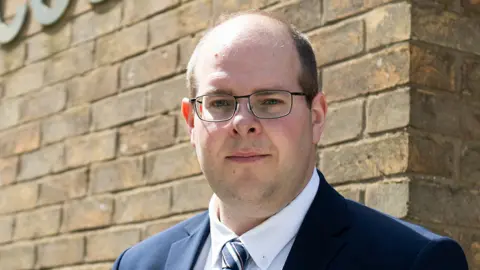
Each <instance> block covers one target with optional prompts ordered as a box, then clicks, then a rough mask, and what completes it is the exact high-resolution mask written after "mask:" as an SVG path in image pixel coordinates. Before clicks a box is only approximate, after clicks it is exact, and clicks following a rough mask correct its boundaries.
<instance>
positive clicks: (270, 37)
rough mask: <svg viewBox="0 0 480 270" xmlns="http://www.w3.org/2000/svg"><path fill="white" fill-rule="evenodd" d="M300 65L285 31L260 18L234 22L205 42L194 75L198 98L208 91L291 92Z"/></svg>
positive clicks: (282, 27) (230, 22)
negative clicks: (280, 90)
mask: <svg viewBox="0 0 480 270" xmlns="http://www.w3.org/2000/svg"><path fill="white" fill-rule="evenodd" d="M299 70H300V63H299V60H298V56H297V52H296V50H295V47H294V45H293V41H292V38H291V36H290V35H289V32H288V30H287V28H286V27H285V26H284V25H282V24H281V23H279V22H277V21H274V20H272V19H270V18H263V17H262V16H259V15H254V16H251V15H250V16H244V17H240V18H235V19H233V21H228V22H226V23H224V24H222V25H220V26H218V27H217V28H215V29H214V30H213V31H212V32H211V33H209V35H208V36H207V37H206V39H205V40H204V42H203V44H202V47H201V49H200V52H199V56H198V60H197V65H196V67H195V74H196V79H197V84H198V92H199V93H198V94H200V92H207V91H208V90H209V89H210V88H215V89H216V88H219V87H220V88H226V89H227V90H231V91H232V92H235V90H238V89H243V90H256V89H257V88H262V89H270V88H274V87H276V88H277V89H280V88H289V89H284V90H293V89H291V87H292V85H291V84H294V83H297V82H298V74H299Z"/></svg>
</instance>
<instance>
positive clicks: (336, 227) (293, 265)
mask: <svg viewBox="0 0 480 270" xmlns="http://www.w3.org/2000/svg"><path fill="white" fill-rule="evenodd" d="M317 172H318V174H319V176H320V185H319V188H318V191H317V194H316V195H315V198H314V200H313V202H312V205H311V206H310V209H309V210H308V212H307V214H306V215H305V218H304V220H303V223H302V225H301V226H300V229H299V231H298V234H297V237H296V238H295V242H294V244H293V246H292V249H291V251H290V253H289V255H288V257H287V261H286V262H285V266H284V268H283V269H284V270H296V269H316V270H317V269H318V270H324V269H328V265H329V263H330V262H331V261H332V260H333V259H334V258H335V256H336V255H337V254H338V253H339V252H340V250H341V249H342V248H343V247H344V246H345V244H346V242H345V240H344V239H343V238H342V235H343V233H344V232H345V231H347V230H348V227H349V224H350V215H349V212H348V209H347V204H346V201H345V199H344V198H343V197H342V196H341V195H340V194H338V193H337V192H336V191H335V190H334V189H333V188H332V187H331V186H330V185H329V184H328V183H327V182H326V181H325V178H324V176H323V175H322V173H320V171H317Z"/></svg>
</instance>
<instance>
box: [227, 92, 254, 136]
mask: <svg viewBox="0 0 480 270" xmlns="http://www.w3.org/2000/svg"><path fill="white" fill-rule="evenodd" d="M237 106H238V108H237V111H236V112H235V115H233V119H232V126H233V129H232V132H233V133H234V134H239V135H242V136H245V135H247V134H258V133H260V131H261V130H260V122H259V120H258V118H257V117H256V116H255V115H253V113H252V112H251V111H250V110H249V108H248V101H247V100H239V101H238V105H237Z"/></svg>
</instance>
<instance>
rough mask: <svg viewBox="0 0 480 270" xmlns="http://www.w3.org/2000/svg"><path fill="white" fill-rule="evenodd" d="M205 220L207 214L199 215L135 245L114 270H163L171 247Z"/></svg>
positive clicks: (123, 254) (122, 257)
mask: <svg viewBox="0 0 480 270" xmlns="http://www.w3.org/2000/svg"><path fill="white" fill-rule="evenodd" d="M205 219H208V213H207V212H203V213H200V214H197V215H195V216H193V217H191V218H189V219H187V220H185V221H182V222H180V223H178V224H176V225H174V226H173V227H171V228H169V229H167V230H165V231H162V232H160V233H157V234H155V235H153V236H151V237H149V238H147V239H145V240H143V241H141V242H139V243H137V244H135V245H134V246H132V247H130V248H128V249H127V250H125V251H124V252H123V253H122V254H121V255H120V256H119V257H118V258H117V260H116V261H115V263H114V266H113V268H112V269H113V270H120V269H163V266H164V264H165V262H166V260H167V257H168V253H169V251H170V247H171V245H172V244H173V243H175V242H177V241H179V240H181V239H182V238H185V237H187V236H188V235H189V230H191V229H192V228H195V227H197V226H198V225H199V224H200V223H202V222H204V221H205Z"/></svg>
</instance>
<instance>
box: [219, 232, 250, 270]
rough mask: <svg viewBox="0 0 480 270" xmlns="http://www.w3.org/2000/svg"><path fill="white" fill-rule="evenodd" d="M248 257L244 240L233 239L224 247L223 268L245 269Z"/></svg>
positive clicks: (230, 269)
mask: <svg viewBox="0 0 480 270" xmlns="http://www.w3.org/2000/svg"><path fill="white" fill-rule="evenodd" d="M248 258H249V255H248V252H247V250H246V249H245V246H244V245H243V244H242V242H240V240H238V239H233V240H231V241H229V242H227V243H226V244H225V245H224V246H223V248H222V269H223V270H245V269H246V266H247V262H248Z"/></svg>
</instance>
